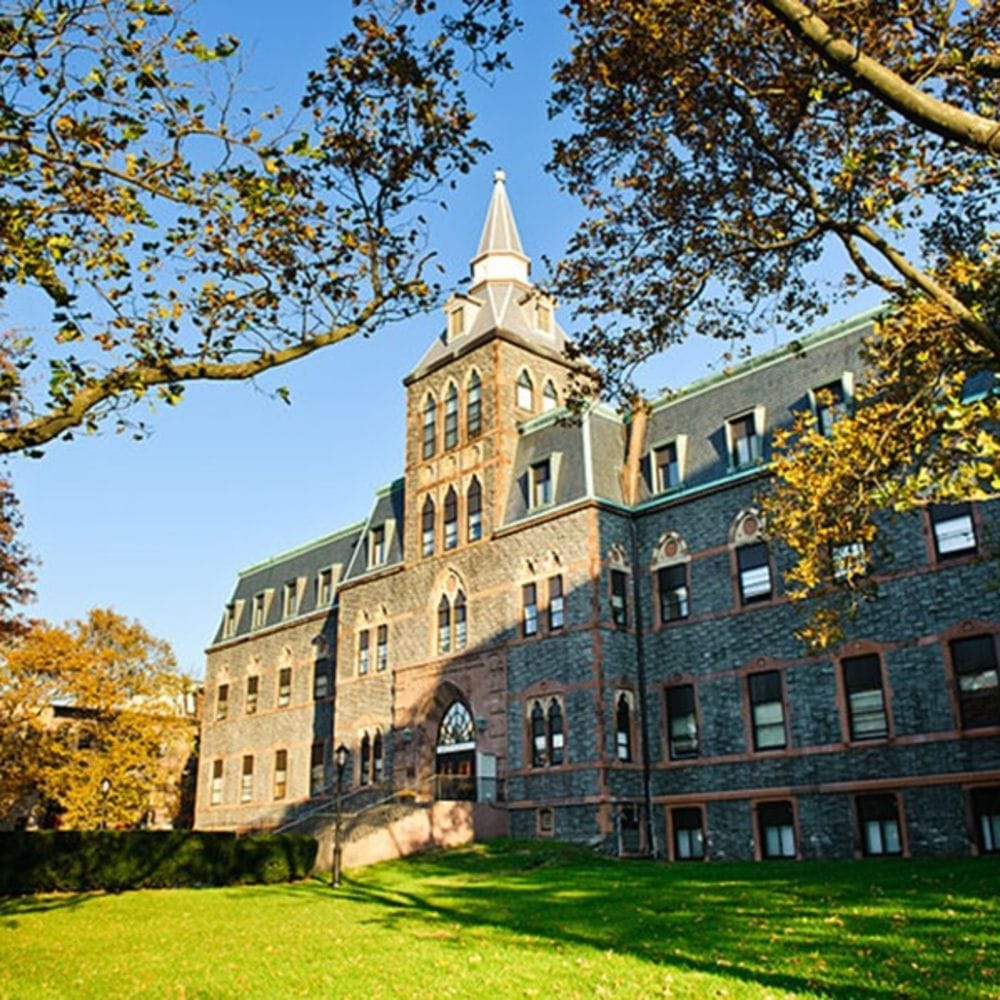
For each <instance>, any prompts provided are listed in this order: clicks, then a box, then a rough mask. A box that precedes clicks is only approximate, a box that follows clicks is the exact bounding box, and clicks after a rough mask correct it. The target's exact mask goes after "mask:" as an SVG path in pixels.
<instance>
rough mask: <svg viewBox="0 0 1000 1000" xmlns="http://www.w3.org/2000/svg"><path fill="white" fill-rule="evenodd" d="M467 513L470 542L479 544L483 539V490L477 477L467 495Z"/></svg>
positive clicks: (474, 478)
mask: <svg viewBox="0 0 1000 1000" xmlns="http://www.w3.org/2000/svg"><path fill="white" fill-rule="evenodd" d="M465 511H466V514H467V515H468V529H467V534H468V540H469V541H470V542H478V541H479V539H480V538H482V537H483V489H482V487H481V486H480V485H479V480H478V479H477V478H476V477H475V476H473V477H472V482H471V483H469V489H468V492H467V493H466V494H465Z"/></svg>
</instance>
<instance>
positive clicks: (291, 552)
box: [237, 520, 365, 576]
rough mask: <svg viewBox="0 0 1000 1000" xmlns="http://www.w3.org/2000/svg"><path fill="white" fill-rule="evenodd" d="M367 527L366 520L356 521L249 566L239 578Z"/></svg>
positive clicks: (240, 572) (242, 570)
mask: <svg viewBox="0 0 1000 1000" xmlns="http://www.w3.org/2000/svg"><path fill="white" fill-rule="evenodd" d="M364 525H365V520H361V521H355V523H354V524H349V525H348V526H347V527H346V528H341V529H339V530H338V531H334V532H333V533H332V534H329V535H323V536H321V537H320V538H314V539H313V540H312V541H311V542H306V543H305V544H304V545H297V546H296V547H295V548H294V549H288V550H287V551H285V552H279V553H278V554H277V555H276V556H271V557H270V558H268V559H263V560H261V562H259V563H254V564H253V565H252V566H247V568H246V569H241V570H240V571H239V572H238V573H237V576H248V575H249V574H250V573H256V572H257V571H258V570H262V569H266V568H267V567H268V566H274V565H275V564H276V563H280V562H284V561H285V560H286V559H290V558H291V557H292V556H299V555H302V553H303V552H308V551H309V550H310V549H315V548H319V546H320V545H326V544H328V543H329V542H335V541H337V540H338V539H340V538H343V537H344V536H345V535H349V534H351V532H353V531H358V530H359V529H360V528H363V527H364Z"/></svg>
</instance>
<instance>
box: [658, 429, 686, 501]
mask: <svg viewBox="0 0 1000 1000" xmlns="http://www.w3.org/2000/svg"><path fill="white" fill-rule="evenodd" d="M653 465H654V474H655V477H656V482H655V484H654V487H653V488H654V491H655V492H656V493H666V492H667V490H672V489H673V488H674V487H676V486H680V484H681V466H680V462H678V460H677V444H676V442H673V441H671V442H670V444H665V445H663V446H662V447H660V448H656V449H654V450H653Z"/></svg>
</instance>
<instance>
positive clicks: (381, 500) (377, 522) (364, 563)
mask: <svg viewBox="0 0 1000 1000" xmlns="http://www.w3.org/2000/svg"><path fill="white" fill-rule="evenodd" d="M404 496H405V480H404V479H402V478H400V479H395V480H393V482H391V483H389V484H388V485H386V486H382V487H380V488H379V489H378V490H376V491H375V503H374V504H373V505H372V509H371V512H370V513H369V515H368V519H367V520H366V521H365V523H364V527H363V533H362V537H363V539H364V542H365V544H361V545H358V546H357V547H356V548H355V550H354V557H353V559H352V560H351V563H350V565H349V566H348V567H347V571H346V572H345V573H344V579H345V580H355V579H357V578H358V577H359V576H364V575H365V574H367V573H373V572H377V571H381V570H384V569H386V568H388V567H389V566H397V565H399V564H400V563H401V562H402V561H403V528H404V524H405V518H404V516H403V513H404V511H403V498H404ZM379 527H382V528H384V529H385V536H384V537H385V558H384V559H383V560H382V562H380V563H379V564H378V565H375V566H373V565H370V564H369V552H370V549H369V544H370V539H371V533H372V531H374V530H375V529H376V528H379Z"/></svg>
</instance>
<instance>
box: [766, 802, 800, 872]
mask: <svg viewBox="0 0 1000 1000" xmlns="http://www.w3.org/2000/svg"><path fill="white" fill-rule="evenodd" d="M757 823H758V826H759V827H760V854H761V857H763V858H768V859H771V858H794V857H795V820H794V818H793V814H792V804H791V802H765V803H762V804H761V805H759V806H758V807H757Z"/></svg>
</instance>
